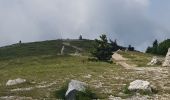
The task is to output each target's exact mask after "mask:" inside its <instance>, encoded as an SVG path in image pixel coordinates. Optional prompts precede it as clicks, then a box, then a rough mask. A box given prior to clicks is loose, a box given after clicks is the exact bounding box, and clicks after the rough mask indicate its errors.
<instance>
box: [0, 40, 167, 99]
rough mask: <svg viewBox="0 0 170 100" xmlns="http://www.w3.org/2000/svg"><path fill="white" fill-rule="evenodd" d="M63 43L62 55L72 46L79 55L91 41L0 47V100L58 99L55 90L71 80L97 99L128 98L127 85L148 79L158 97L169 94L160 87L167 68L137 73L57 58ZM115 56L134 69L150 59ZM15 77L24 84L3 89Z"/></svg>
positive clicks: (79, 58)
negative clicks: (7, 98) (24, 99)
mask: <svg viewBox="0 0 170 100" xmlns="http://www.w3.org/2000/svg"><path fill="white" fill-rule="evenodd" d="M63 43H69V44H70V46H65V47H66V49H65V53H74V52H75V48H74V47H72V46H76V47H78V48H81V49H82V51H81V52H82V53H88V51H89V50H90V49H91V48H92V44H93V43H94V41H90V40H82V41H79V40H64V41H61V40H52V41H43V42H34V43H23V44H15V45H11V46H7V47H2V48H0V58H1V60H0V76H1V77H0V97H4V96H19V97H31V98H33V99H38V100H42V99H47V100H56V99H61V98H58V97H56V91H57V90H59V89H61V87H63V86H64V85H65V84H66V83H68V82H69V81H70V80H72V79H74V80H79V81H82V82H86V83H87V84H88V85H89V88H90V89H91V91H92V92H93V93H95V94H96V95H97V97H98V98H99V99H101V100H108V97H109V96H110V95H113V96H118V97H122V98H127V97H130V96H131V94H123V95H122V92H123V93H124V92H125V91H126V87H127V85H128V84H129V83H130V82H132V81H134V80H136V79H142V80H148V81H149V82H151V83H152V84H153V85H155V86H157V88H158V90H159V92H158V95H162V94H168V95H169V94H170V91H169V90H165V89H164V88H162V87H161V86H164V85H166V86H167V87H168V86H169V84H168V83H165V82H168V81H169V78H167V77H166V76H167V73H166V72H168V71H167V69H162V70H159V69H158V71H157V70H149V71H145V70H140V71H139V70H134V69H125V68H124V67H122V66H120V65H117V64H116V63H112V64H111V63H106V62H99V61H96V62H95V61H89V59H88V57H87V56H71V55H57V54H58V53H59V52H60V50H61V48H62V46H63ZM119 53H120V54H122V55H123V57H125V58H128V59H129V60H128V63H132V64H135V65H138V66H143V65H146V63H147V62H149V61H150V59H151V58H152V55H148V54H144V53H139V52H123V51H122V52H119ZM7 58H8V59H7ZM12 58H13V59H12ZM140 68H141V67H140ZM89 75H90V77H89ZM16 78H23V79H26V80H27V83H24V84H20V85H15V86H6V82H7V81H8V80H10V79H16ZM156 78H159V80H157V79H156ZM164 83H165V84H164ZM151 96H152V95H151ZM153 98H154V97H153ZM167 98H168V97H167ZM134 100H135V99H134ZM160 100H161V99H160Z"/></svg>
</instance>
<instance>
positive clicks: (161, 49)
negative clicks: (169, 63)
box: [146, 39, 170, 55]
mask: <svg viewBox="0 0 170 100" xmlns="http://www.w3.org/2000/svg"><path fill="white" fill-rule="evenodd" d="M169 48H170V39H167V40H164V41H163V42H160V43H159V42H158V40H155V41H154V42H153V44H152V46H149V47H148V48H147V49H146V53H151V54H156V55H166V53H167V52H168V49H169Z"/></svg>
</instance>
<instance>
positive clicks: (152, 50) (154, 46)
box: [146, 39, 159, 54]
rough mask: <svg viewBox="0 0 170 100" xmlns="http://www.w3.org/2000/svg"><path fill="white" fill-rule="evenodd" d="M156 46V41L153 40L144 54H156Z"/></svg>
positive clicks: (157, 44)
mask: <svg viewBox="0 0 170 100" xmlns="http://www.w3.org/2000/svg"><path fill="white" fill-rule="evenodd" d="M158 46H159V43H158V40H157V39H155V41H154V42H153V44H152V47H148V48H147V50H146V53H151V54H158Z"/></svg>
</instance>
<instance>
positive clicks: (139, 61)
mask: <svg viewBox="0 0 170 100" xmlns="http://www.w3.org/2000/svg"><path fill="white" fill-rule="evenodd" d="M119 53H120V54H121V55H123V57H125V58H128V61H127V63H129V64H133V65H136V66H137V67H146V66H148V65H147V63H149V62H150V61H151V59H152V57H153V56H154V55H151V54H146V53H142V52H132V51H127V52H122V51H120V52H119Z"/></svg>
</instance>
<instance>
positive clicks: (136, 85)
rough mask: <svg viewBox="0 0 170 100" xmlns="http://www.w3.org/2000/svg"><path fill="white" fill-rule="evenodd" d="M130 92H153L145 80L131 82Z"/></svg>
mask: <svg viewBox="0 0 170 100" xmlns="http://www.w3.org/2000/svg"><path fill="white" fill-rule="evenodd" d="M128 90H130V91H138V90H143V91H148V92H152V90H151V86H150V83H149V82H148V81H143V80H135V81H133V82H131V83H130V86H129V87H128Z"/></svg>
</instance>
